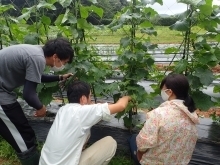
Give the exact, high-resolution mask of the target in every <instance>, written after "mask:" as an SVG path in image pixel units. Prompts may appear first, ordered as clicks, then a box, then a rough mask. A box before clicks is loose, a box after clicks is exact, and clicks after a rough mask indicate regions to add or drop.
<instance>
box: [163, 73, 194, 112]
mask: <svg viewBox="0 0 220 165" xmlns="http://www.w3.org/2000/svg"><path fill="white" fill-rule="evenodd" d="M164 85H165V86H166V87H167V89H171V90H172V91H173V93H174V94H175V95H176V97H177V99H180V100H184V105H185V106H187V107H188V110H189V111H190V112H194V111H195V110H196V107H195V103H194V101H193V99H192V97H190V96H189V90H190V86H189V81H188V79H187V77H186V76H184V75H183V74H175V73H171V74H169V75H167V76H166V77H165V78H164V79H163V80H162V81H161V84H160V89H162V88H163V86H164Z"/></svg>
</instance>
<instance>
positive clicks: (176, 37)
mask: <svg viewBox="0 0 220 165" xmlns="http://www.w3.org/2000/svg"><path fill="white" fill-rule="evenodd" d="M155 30H156V31H157V36H149V35H147V34H143V33H141V32H140V30H137V32H136V36H137V37H140V38H141V37H142V38H148V37H150V39H151V42H152V43H154V44H178V43H181V42H182V41H183V38H184V34H183V33H182V32H179V31H174V30H170V29H169V27H168V26H155ZM57 32H58V29H57V28H56V27H52V26H51V27H50V32H49V34H50V36H53V37H54V36H55V35H56V34H57ZM192 32H194V33H196V34H204V33H205V30H203V29H201V28H199V27H193V28H192ZM128 33H129V26H128V25H125V26H124V27H123V28H121V29H118V30H117V31H115V32H113V31H111V30H110V29H109V28H107V27H103V28H98V27H97V28H93V29H91V30H86V31H85V35H86V41H87V42H88V43H91V44H118V43H120V39H121V38H123V37H125V36H126V35H127V34H128Z"/></svg>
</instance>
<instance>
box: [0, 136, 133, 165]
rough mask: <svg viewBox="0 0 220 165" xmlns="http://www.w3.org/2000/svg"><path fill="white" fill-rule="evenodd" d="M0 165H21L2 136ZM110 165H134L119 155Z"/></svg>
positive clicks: (0, 138) (127, 158)
mask: <svg viewBox="0 0 220 165" xmlns="http://www.w3.org/2000/svg"><path fill="white" fill-rule="evenodd" d="M42 146H43V145H42V144H38V149H39V150H40V149H41V148H42ZM0 165H21V164H20V162H19V160H18V158H17V155H16V153H15V151H14V149H13V148H12V147H11V146H10V145H9V144H8V143H7V142H6V141H5V140H4V139H3V138H2V137H1V136H0ZM109 165H133V164H132V161H131V159H130V158H129V157H128V156H124V155H122V153H121V155H117V156H115V157H113V159H112V160H111V162H110V163H109Z"/></svg>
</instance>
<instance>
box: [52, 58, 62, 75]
mask: <svg viewBox="0 0 220 165" xmlns="http://www.w3.org/2000/svg"><path fill="white" fill-rule="evenodd" d="M60 63H61V66H60V67H57V66H56V65H55V60H54V64H53V67H52V68H51V69H52V70H53V71H54V72H59V71H62V70H63V69H64V68H65V66H64V65H63V64H62V62H61V61H60Z"/></svg>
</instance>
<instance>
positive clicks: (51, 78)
mask: <svg viewBox="0 0 220 165" xmlns="http://www.w3.org/2000/svg"><path fill="white" fill-rule="evenodd" d="M72 75H73V74H72V73H67V74H64V75H47V74H43V75H42V76H41V82H42V83H47V82H54V81H62V80H66V79H67V78H69V77H70V76H72Z"/></svg>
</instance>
